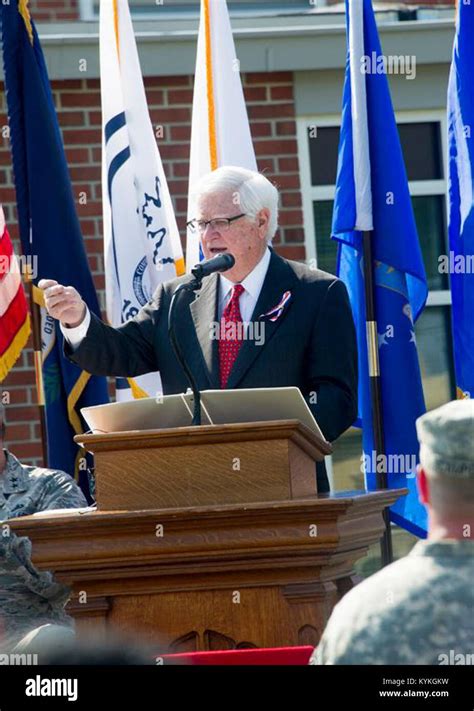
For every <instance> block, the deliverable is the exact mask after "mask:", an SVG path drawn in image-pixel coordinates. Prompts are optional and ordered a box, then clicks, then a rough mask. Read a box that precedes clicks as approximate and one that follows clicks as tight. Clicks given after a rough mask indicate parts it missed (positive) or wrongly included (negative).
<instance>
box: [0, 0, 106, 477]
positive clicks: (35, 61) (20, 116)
mask: <svg viewBox="0 0 474 711" xmlns="http://www.w3.org/2000/svg"><path fill="white" fill-rule="evenodd" d="M1 12H2V14H1V18H2V49H3V63H4V72H5V85H6V93H7V103H8V115H9V125H10V138H11V148H12V158H13V170H14V177H15V187H16V197H17V206H18V222H19V228H20V238H21V242H22V248H23V252H24V254H25V255H30V256H31V263H32V264H35V259H37V273H36V274H34V277H35V278H34V282H37V281H38V280H39V279H42V278H51V279H56V280H57V281H58V282H59V283H61V284H65V285H68V286H74V287H75V288H76V289H77V290H78V291H79V293H80V294H81V296H82V298H83V299H84V301H85V302H86V303H87V305H88V307H89V308H90V309H91V311H93V312H94V313H96V314H98V315H100V310H99V304H98V301H97V296H96V293H95V290H94V285H93V281H92V277H91V273H90V270H89V266H88V262H87V257H86V253H85V249H84V243H83V239H82V235H81V230H80V226H79V221H78V218H77V215H76V211H75V206H74V198H73V193H72V188H71V183H70V178H69V173H68V169H67V164H66V159H65V154H64V148H63V144H62V139H61V134H60V131H59V126H58V121H57V117H56V112H55V109H54V103H53V97H52V94H51V89H50V85H49V80H48V76H47V72H46V66H45V62H44V58H43V53H42V50H41V47H40V44H39V40H38V35H37V33H36V29H35V27H34V25H33V23H32V21H31V18H30V16H29V14H28V10H27V8H26V3H18V2H10V4H2V5H1ZM38 292H39V290H38ZM40 293H41V292H40ZM42 338H43V377H44V383H45V398H46V419H47V430H48V464H49V466H50V467H52V468H57V469H62V470H64V471H66V472H68V473H70V474H73V473H74V472H75V471H78V473H79V474H80V477H79V481H80V484H81V486H82V487H83V489H84V490H86V488H87V483H86V479H87V476H86V472H85V471H84V472H82V467H80V466H77V465H78V462H77V461H76V460H77V458H78V454H79V453H80V450H79V449H78V446H77V445H76V444H75V443H74V442H73V436H74V435H75V434H79V433H81V432H82V431H83V426H82V420H81V416H80V412H79V409H80V408H81V407H85V406H88V405H96V404H100V403H104V402H107V401H108V393H107V382H106V379H105V378H97V377H92V376H90V375H89V374H88V373H86V372H85V371H81V370H80V369H79V368H78V367H77V366H75V365H73V364H72V363H70V362H69V361H68V360H67V359H66V358H65V357H64V355H63V336H62V334H61V331H60V329H59V325H58V322H57V321H55V320H53V319H52V318H51V317H49V316H47V315H46V314H45V313H43V323H42Z"/></svg>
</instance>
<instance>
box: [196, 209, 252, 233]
mask: <svg viewBox="0 0 474 711" xmlns="http://www.w3.org/2000/svg"><path fill="white" fill-rule="evenodd" d="M241 217H248V215H246V214H245V213H242V214H241V215H235V217H216V218H214V219H213V220H190V221H189V222H187V223H186V227H188V228H189V229H190V231H191V232H199V234H201V235H202V234H204V232H205V231H206V228H207V226H208V225H211V228H212V229H213V230H215V231H216V232H227V230H228V229H229V227H230V225H231V223H232V222H234V220H240V218H241Z"/></svg>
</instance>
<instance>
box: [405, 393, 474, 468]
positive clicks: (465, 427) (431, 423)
mask: <svg viewBox="0 0 474 711" xmlns="http://www.w3.org/2000/svg"><path fill="white" fill-rule="evenodd" d="M416 430H417V433H418V440H419V442H420V460H421V463H422V465H423V466H424V467H425V468H426V470H427V472H428V473H429V474H431V475H433V476H436V475H437V476H442V477H454V478H462V479H471V478H472V479H474V400H470V399H466V400H453V401H452V402H448V403H447V404H446V405H442V407H438V408H437V409H436V410H432V411H431V412H427V413H426V414H425V415H422V417H419V418H418V419H417V421H416Z"/></svg>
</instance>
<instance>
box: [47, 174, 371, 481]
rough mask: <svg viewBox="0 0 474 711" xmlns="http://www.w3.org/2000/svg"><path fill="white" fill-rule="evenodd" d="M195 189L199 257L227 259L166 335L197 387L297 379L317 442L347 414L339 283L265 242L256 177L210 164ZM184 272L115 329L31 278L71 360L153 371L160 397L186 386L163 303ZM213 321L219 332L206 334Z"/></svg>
mask: <svg viewBox="0 0 474 711" xmlns="http://www.w3.org/2000/svg"><path fill="white" fill-rule="evenodd" d="M195 197H196V201H195V204H196V215H195V218H194V219H193V220H192V221H191V223H190V228H191V229H194V230H196V231H197V232H198V233H199V235H200V239H201V245H202V251H203V253H204V256H205V257H206V258H211V257H213V256H216V255H217V254H220V253H230V254H232V255H233V257H234V258H235V264H234V266H233V267H232V268H231V269H229V270H228V271H226V272H225V275H224V274H219V275H217V274H213V275H212V276H210V277H208V278H206V279H205V280H204V282H203V285H202V288H201V289H200V291H198V292H197V294H196V295H194V294H189V295H188V296H187V297H186V298H187V299H188V301H187V303H186V302H185V299H183V302H181V307H182V312H181V314H180V319H179V324H178V328H177V336H178V339H179V341H180V344H181V346H182V348H183V352H184V355H185V358H186V360H187V363H188V365H189V367H190V368H191V369H192V371H193V373H194V374H195V377H196V381H197V385H198V387H199V388H200V389H201V390H209V389H217V388H229V389H232V388H263V387H284V386H296V387H298V388H299V389H300V390H301V392H302V394H303V396H304V397H305V399H306V401H307V402H308V405H309V407H310V409H311V411H312V413H313V415H314V417H315V418H316V420H317V421H318V423H319V426H320V427H321V430H322V432H323V433H324V435H325V437H326V439H327V440H329V441H334V440H335V439H336V438H337V437H339V435H340V434H342V432H344V431H345V430H346V429H347V428H348V427H349V426H350V425H351V424H352V423H353V422H354V420H355V418H356V414H357V350H356V339H355V330H354V324H353V320H352V313H351V309H350V305H349V301H348V297H347V292H346V289H345V286H344V284H343V283H342V282H341V281H339V280H338V279H336V277H334V276H332V275H331V274H327V273H325V272H322V271H319V270H317V269H309V268H308V267H307V266H305V265H303V264H300V263H298V262H292V261H287V260H285V259H282V258H281V257H279V256H278V255H277V254H276V253H275V252H274V251H273V250H272V249H271V247H270V244H271V241H272V239H273V237H274V235H275V232H276V230H277V227H278V191H277V189H276V188H275V187H274V186H273V185H272V183H270V182H269V180H267V178H265V176H263V175H261V174H259V173H256V172H254V171H250V170H245V169H243V168H236V167H223V168H219V169H218V170H215V171H213V172H212V173H210V174H208V175H207V176H205V177H204V178H202V179H201V181H200V182H199V184H198V185H197V186H196V189H195ZM190 278H191V277H189V276H183V277H179V278H177V279H173V280H171V281H168V282H166V283H164V284H161V285H160V286H159V287H158V289H157V290H156V292H155V293H154V295H153V298H152V299H151V301H150V302H149V303H148V304H146V305H145V306H144V307H143V308H142V309H141V311H140V312H139V313H138V314H137V316H135V317H134V318H133V319H131V320H130V321H127V323H125V324H124V325H122V326H120V327H119V328H112V327H110V326H108V325H106V324H105V323H103V322H101V321H100V320H99V319H98V318H96V317H95V316H94V315H93V314H90V313H89V311H88V309H87V307H86V305H85V304H84V302H83V301H82V299H81V297H80V295H79V294H78V293H77V291H76V290H75V289H74V288H72V287H67V286H63V285H60V284H57V282H55V281H53V280H49V279H44V280H42V281H41V282H40V283H39V286H40V288H42V289H44V291H45V302H46V307H47V309H48V312H49V314H50V315H51V316H53V317H54V318H56V319H58V320H59V321H60V323H61V330H62V332H63V334H64V336H65V339H66V341H67V344H66V354H67V355H68V357H69V358H70V359H71V360H72V361H73V362H75V363H77V364H78V365H80V367H81V368H84V369H85V370H87V371H88V372H90V373H92V374H96V375H113V376H121V377H135V376H138V375H142V374H144V373H147V372H153V371H157V370H159V371H160V374H161V379H162V385H163V392H164V394H165V395H167V394H172V393H180V392H184V391H185V390H186V388H187V381H186V377H185V374H184V372H183V371H182V368H181V366H180V365H179V363H178V362H177V360H176V357H175V354H174V351H173V348H172V345H171V343H170V341H169V338H168V311H169V307H170V301H171V296H172V294H173V291H174V290H175V289H176V287H177V286H178V285H179V284H180V283H181V282H182V281H183V280H189V279H190ZM252 322H253V323H254V324H255V325H257V324H256V322H258V325H260V326H262V324H264V328H263V334H264V337H263V338H260V337H259V339H258V341H257V339H253V340H252V339H250V338H248V337H246V336H247V334H250V333H259V334H260V332H261V328H260V329H259V328H253V329H249V328H248V326H249V325H252ZM216 323H217V324H219V326H220V328H219V329H218V333H221V334H222V333H225V334H226V337H225V338H223V337H220V338H216V337H215V335H214V336H213V334H215V333H216V329H213V328H212V327H213V325H215V324H216ZM246 325H247V330H245V326H246ZM239 326H241V328H239ZM242 326H244V328H242ZM229 332H232V333H234V334H235V338H234V339H232V338H230V339H229ZM317 474H318V490H319V491H320V492H324V491H328V488H329V487H328V481H327V476H326V472H325V469H324V466H323V465H322V466H321V465H318V467H317Z"/></svg>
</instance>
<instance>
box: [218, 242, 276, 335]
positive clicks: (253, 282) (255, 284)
mask: <svg viewBox="0 0 474 711" xmlns="http://www.w3.org/2000/svg"><path fill="white" fill-rule="evenodd" d="M271 256H272V253H271V252H270V250H269V249H268V248H267V249H266V250H265V254H264V255H263V257H262V258H261V260H260V261H259V263H258V264H257V265H256V266H255V267H254V268H253V269H252V271H251V272H250V274H247V276H246V277H245V279H244V280H243V281H241V282H240V283H241V284H242V286H243V287H244V289H245V291H243V292H242V294H241V295H240V299H239V306H240V315H241V316H242V321H243V322H244V324H245V323H248V322H249V321H250V319H251V318H252V314H253V311H254V309H255V306H256V304H257V301H258V297H259V296H260V292H261V291H262V286H263V282H264V281H265V277H266V276H267V271H268V265H269V264H270V257H271ZM234 286H235V284H234V282H232V281H229V279H226V277H225V276H224V275H223V274H220V275H219V305H218V316H219V318H221V316H222V314H223V312H224V309H225V307H226V306H227V304H228V302H229V301H230V297H231V294H232V288H233V287H234ZM256 315H257V316H259V315H260V314H256Z"/></svg>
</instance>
